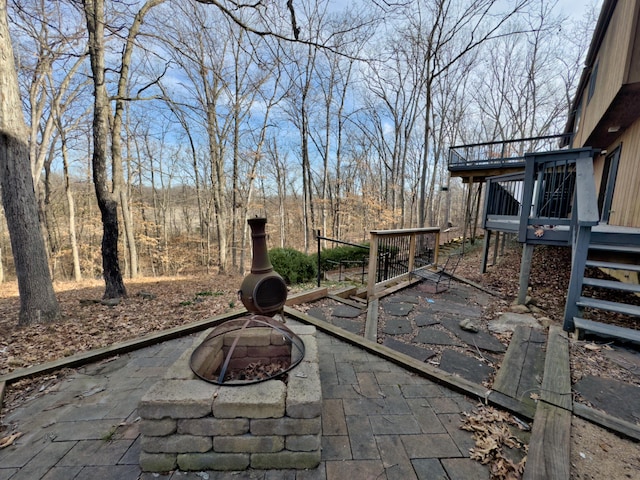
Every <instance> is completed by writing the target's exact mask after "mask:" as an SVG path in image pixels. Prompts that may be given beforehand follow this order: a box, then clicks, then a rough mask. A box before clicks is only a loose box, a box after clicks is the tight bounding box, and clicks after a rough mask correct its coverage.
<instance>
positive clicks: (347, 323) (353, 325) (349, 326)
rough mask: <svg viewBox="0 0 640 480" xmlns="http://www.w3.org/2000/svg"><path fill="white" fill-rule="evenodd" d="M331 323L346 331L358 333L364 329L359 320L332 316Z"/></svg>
mask: <svg viewBox="0 0 640 480" xmlns="http://www.w3.org/2000/svg"><path fill="white" fill-rule="evenodd" d="M331 323H332V324H333V325H335V326H336V327H340V328H342V329H343V330H346V331H347V332H351V333H355V334H356V335H360V334H361V333H362V332H363V331H364V323H363V322H360V321H354V320H351V319H349V318H332V319H331Z"/></svg>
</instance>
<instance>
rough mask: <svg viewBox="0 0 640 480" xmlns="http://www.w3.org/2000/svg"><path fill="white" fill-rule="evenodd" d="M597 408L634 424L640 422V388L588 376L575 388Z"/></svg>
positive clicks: (609, 379) (578, 382)
mask: <svg viewBox="0 0 640 480" xmlns="http://www.w3.org/2000/svg"><path fill="white" fill-rule="evenodd" d="M573 388H574V390H575V391H576V392H578V393H579V394H580V395H581V396H582V397H583V398H584V399H586V400H587V401H588V402H589V403H591V405H593V406H594V407H595V408H598V409H601V410H604V411H605V412H607V413H608V414H610V415H613V416H616V417H618V418H621V419H623V420H626V421H627V422H630V423H632V424H637V423H638V422H640V395H638V393H639V392H640V388H638V387H637V386H635V385H632V384H629V383H624V382H621V381H619V380H615V379H612V378H601V377H594V376H592V375H587V376H585V377H583V378H581V379H580V380H578V381H577V382H576V383H575V384H574V386H573Z"/></svg>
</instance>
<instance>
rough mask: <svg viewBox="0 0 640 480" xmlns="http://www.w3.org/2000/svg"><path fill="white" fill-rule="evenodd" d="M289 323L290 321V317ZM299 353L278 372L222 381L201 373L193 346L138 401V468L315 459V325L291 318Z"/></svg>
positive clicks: (276, 465)
mask: <svg viewBox="0 0 640 480" xmlns="http://www.w3.org/2000/svg"><path fill="white" fill-rule="evenodd" d="M287 326H289V325H287ZM289 328H290V329H291V330H292V331H293V332H294V333H295V334H296V335H298V336H299V337H300V338H301V339H302V340H303V342H304V344H305V351H306V353H305V357H304V359H303V361H302V362H301V363H300V364H299V365H297V366H296V367H295V368H293V369H292V370H290V371H289V372H288V379H287V382H286V383H285V382H284V381H282V380H280V379H273V380H267V381H264V382H261V383H256V384H252V385H244V386H236V387H229V386H220V385H214V384H211V383H207V382H205V381H203V380H200V379H198V378H197V377H196V376H195V374H194V373H193V372H192V371H191V368H189V358H190V356H191V352H192V351H193V349H195V347H197V346H198V345H199V344H200V343H201V342H202V341H203V340H204V338H205V337H206V335H207V334H208V333H209V331H207V332H204V333H203V334H202V335H201V336H200V337H199V338H198V339H196V340H195V342H194V345H193V348H190V349H188V350H187V351H185V353H184V354H183V355H182V356H181V357H180V358H179V359H178V360H177V361H176V363H175V364H174V365H173V366H172V367H171V368H170V369H169V370H168V372H167V374H166V375H165V377H164V378H163V379H162V380H160V381H158V382H157V383H155V384H154V385H153V386H152V387H151V388H150V389H149V391H148V392H147V393H146V394H145V395H144V396H143V397H142V399H141V400H140V404H139V405H138V413H139V415H140V417H141V419H142V420H141V425H140V431H141V433H142V452H141V454H140V466H141V468H142V470H143V471H148V472H166V471H170V470H175V469H176V468H177V469H180V470H195V471H200V470H244V469H247V468H256V469H307V468H314V467H316V466H317V465H318V464H319V463H320V444H321V433H322V421H321V410H322V391H321V387H320V372H319V368H318V349H317V344H316V339H315V327H310V326H289Z"/></svg>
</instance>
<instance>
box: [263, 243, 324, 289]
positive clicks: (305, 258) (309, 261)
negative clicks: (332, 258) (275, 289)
mask: <svg viewBox="0 0 640 480" xmlns="http://www.w3.org/2000/svg"><path fill="white" fill-rule="evenodd" d="M269 260H271V265H273V269H274V270H275V271H276V272H278V273H279V274H280V275H281V276H282V278H283V279H284V281H285V282H286V283H287V285H292V284H296V283H304V282H309V281H311V280H313V279H314V278H316V275H317V273H316V264H315V263H314V260H313V258H312V257H310V256H309V255H305V254H304V253H302V252H299V251H298V250H295V249H293V248H272V249H271V250H269Z"/></svg>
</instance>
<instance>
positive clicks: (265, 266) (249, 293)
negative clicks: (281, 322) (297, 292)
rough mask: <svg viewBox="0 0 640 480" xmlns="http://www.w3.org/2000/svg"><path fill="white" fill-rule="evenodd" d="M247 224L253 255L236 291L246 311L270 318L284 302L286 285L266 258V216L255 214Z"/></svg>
mask: <svg viewBox="0 0 640 480" xmlns="http://www.w3.org/2000/svg"><path fill="white" fill-rule="evenodd" d="M247 223H249V227H251V242H252V246H253V250H252V251H253V258H252V261H251V273H249V274H248V275H247V276H246V277H244V279H243V280H242V284H241V285H240V291H239V292H238V294H239V295H240V300H241V301H242V303H243V305H244V306H245V308H246V309H247V310H248V311H249V312H251V313H256V314H260V315H267V316H269V317H272V316H274V315H275V314H276V313H278V312H279V311H281V310H282V307H283V306H284V304H285V302H286V301H287V285H286V283H285V282H284V280H283V279H282V277H281V276H280V275H279V274H278V273H277V272H276V271H274V270H273V265H271V261H270V260H269V253H268V252H267V234H266V233H265V225H266V223H267V219H266V218H257V217H256V218H251V219H249V220H248V221H247Z"/></svg>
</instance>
